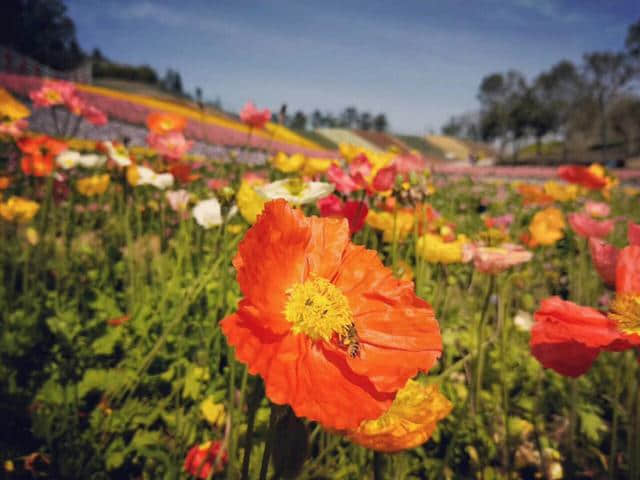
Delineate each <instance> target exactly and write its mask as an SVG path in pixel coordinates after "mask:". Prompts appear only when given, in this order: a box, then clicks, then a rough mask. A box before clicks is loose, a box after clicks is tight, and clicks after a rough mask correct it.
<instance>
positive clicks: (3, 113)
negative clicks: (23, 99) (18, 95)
mask: <svg viewBox="0 0 640 480" xmlns="http://www.w3.org/2000/svg"><path fill="white" fill-rule="evenodd" d="M30 114H31V112H30V111H29V109H28V108H27V107H25V106H24V105H22V104H21V103H20V102H19V101H17V100H16V99H15V98H13V97H12V96H11V94H10V93H9V92H7V91H6V90H5V89H4V88H0V120H2V118H3V117H6V118H8V119H9V120H20V119H21V118H25V117H28V116H29V115H30Z"/></svg>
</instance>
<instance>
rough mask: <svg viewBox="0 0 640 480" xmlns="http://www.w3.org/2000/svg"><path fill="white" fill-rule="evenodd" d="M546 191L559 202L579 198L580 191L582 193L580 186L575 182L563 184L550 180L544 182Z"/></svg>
mask: <svg viewBox="0 0 640 480" xmlns="http://www.w3.org/2000/svg"><path fill="white" fill-rule="evenodd" d="M544 193H546V194H547V195H549V196H550V197H552V198H553V199H554V200H555V201H557V202H570V201H572V200H575V199H576V198H577V196H578V193H580V187H579V186H578V185H576V184H574V183H568V184H566V185H563V184H560V183H558V182H554V181H553V180H549V181H548V182H547V183H545V184H544Z"/></svg>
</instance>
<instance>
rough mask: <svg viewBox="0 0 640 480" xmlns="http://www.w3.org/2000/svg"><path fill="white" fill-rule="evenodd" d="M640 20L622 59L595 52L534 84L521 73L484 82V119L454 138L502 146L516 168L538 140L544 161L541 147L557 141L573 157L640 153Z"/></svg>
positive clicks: (456, 123) (460, 128)
mask: <svg viewBox="0 0 640 480" xmlns="http://www.w3.org/2000/svg"><path fill="white" fill-rule="evenodd" d="M639 83H640V20H638V21H637V22H635V23H634V24H632V25H631V26H630V27H629V29H628V32H627V36H626V40H625V48H624V50H623V51H620V52H611V51H606V52H590V53H586V54H585V55H584V56H583V59H582V63H581V64H578V65H576V64H574V63H572V62H570V61H568V60H562V61H560V62H558V63H556V64H555V65H553V66H552V67H551V68H549V70H547V71H543V72H541V73H540V74H539V75H538V76H537V77H535V78H534V79H533V80H532V81H531V82H527V79H526V78H525V77H524V75H523V74H522V73H520V72H518V71H515V70H509V71H507V72H502V73H491V74H489V75H487V76H485V77H484V78H483V79H482V81H481V82H480V86H479V89H478V95H477V98H478V100H479V102H480V111H479V112H477V113H474V114H467V115H462V116H459V117H452V118H451V119H450V120H449V121H448V122H447V123H446V124H445V125H444V126H443V127H442V132H443V133H445V134H447V135H454V136H460V137H467V138H471V139H473V140H482V141H489V142H496V143H497V145H498V148H499V153H500V156H501V157H502V156H503V155H504V154H505V150H506V148H507V147H508V146H511V147H512V151H513V155H514V160H517V155H518V147H519V146H520V145H521V144H522V143H523V142H524V141H525V140H528V139H534V140H535V142H536V145H537V148H536V150H537V154H538V156H540V155H541V153H542V152H541V150H542V140H543V138H545V136H547V135H555V136H556V137H557V138H561V139H562V140H563V153H562V157H563V158H566V153H567V149H569V148H572V149H575V150H580V149H585V148H590V149H592V150H594V149H595V150H599V151H600V155H601V159H602V161H603V162H606V161H607V160H608V159H609V158H608V150H610V149H612V148H614V147H621V148H622V151H623V154H624V155H631V154H635V153H637V152H639V151H640V96H638V94H637V92H638V85H639Z"/></svg>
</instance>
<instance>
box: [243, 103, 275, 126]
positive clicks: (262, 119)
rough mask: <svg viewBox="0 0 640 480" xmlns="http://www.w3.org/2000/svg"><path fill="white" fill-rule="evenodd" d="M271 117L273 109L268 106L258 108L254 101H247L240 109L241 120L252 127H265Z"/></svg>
mask: <svg viewBox="0 0 640 480" xmlns="http://www.w3.org/2000/svg"><path fill="white" fill-rule="evenodd" d="M270 119H271V111H269V109H268V108H265V109H264V110H258V109H257V108H256V106H255V105H254V104H253V102H247V103H246V104H245V106H244V107H243V108H242V110H241V111H240V120H242V123H244V124H246V125H249V126H250V127H252V128H258V129H260V128H264V126H265V125H266V124H267V122H268V121H269V120H270Z"/></svg>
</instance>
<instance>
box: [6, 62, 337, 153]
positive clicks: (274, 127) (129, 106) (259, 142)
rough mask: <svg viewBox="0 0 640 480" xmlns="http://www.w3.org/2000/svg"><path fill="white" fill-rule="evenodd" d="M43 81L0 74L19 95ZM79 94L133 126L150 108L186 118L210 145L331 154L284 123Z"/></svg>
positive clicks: (101, 93)
mask: <svg viewBox="0 0 640 480" xmlns="http://www.w3.org/2000/svg"><path fill="white" fill-rule="evenodd" d="M42 82H43V80H42V79H41V78H39V77H28V76H21V75H11V74H4V73H3V74H0V86H4V87H6V88H7V89H8V90H10V91H12V92H14V93H16V94H18V95H21V96H27V94H28V92H30V91H33V90H37V89H38V88H39V87H40V86H41V85H42ZM77 89H78V90H79V91H80V92H81V96H82V97H83V98H84V99H86V100H87V101H88V102H89V103H91V104H92V105H94V106H96V107H97V108H99V109H101V110H102V111H104V112H105V113H106V114H107V115H109V116H110V117H112V118H114V119H118V120H122V121H125V122H128V123H131V124H134V125H144V123H145V121H146V118H147V115H148V114H149V113H151V112H153V111H166V112H170V113H175V114H179V115H182V116H184V117H185V118H188V119H189V122H188V124H187V127H186V130H185V135H186V136H187V137H189V138H192V139H196V140H201V141H204V142H207V143H210V144H214V145H229V146H244V145H249V146H252V147H255V148H260V149H266V150H278V151H284V152H287V153H296V152H300V153H304V154H307V155H313V156H332V155H334V154H333V153H332V152H331V151H329V150H326V149H324V148H322V147H320V146H319V145H318V144H316V143H314V142H312V141H310V140H307V139H305V138H302V137H301V136H299V135H297V134H295V133H294V132H292V131H291V130H289V129H287V128H286V127H284V126H281V125H278V124H273V123H267V124H266V125H265V128H264V129H263V130H257V129H250V128H249V127H248V126H247V125H244V124H243V123H241V122H238V121H236V120H233V119H230V118H226V117H223V116H220V115H213V114H210V113H209V114H205V113H203V112H201V111H200V110H197V109H193V108H191V107H189V106H186V105H181V104H179V103H176V102H171V101H167V100H161V99H157V98H153V97H148V96H145V95H139V94H132V93H127V92H121V91H116V90H112V89H108V88H104V87H98V86H93V85H84V84H78V85H77Z"/></svg>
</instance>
